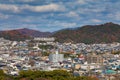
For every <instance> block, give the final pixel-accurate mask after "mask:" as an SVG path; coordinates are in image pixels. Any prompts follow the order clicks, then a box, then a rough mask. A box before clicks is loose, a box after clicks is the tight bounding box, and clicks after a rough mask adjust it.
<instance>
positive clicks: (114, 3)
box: [0, 0, 120, 32]
mask: <svg viewBox="0 0 120 80" xmlns="http://www.w3.org/2000/svg"><path fill="white" fill-rule="evenodd" d="M106 22H113V23H117V24H120V0H0V30H11V29H21V28H29V29H35V30H39V31H50V32H53V31H57V30H60V29H64V28H75V27H81V26H83V25H97V24H103V23H106Z"/></svg>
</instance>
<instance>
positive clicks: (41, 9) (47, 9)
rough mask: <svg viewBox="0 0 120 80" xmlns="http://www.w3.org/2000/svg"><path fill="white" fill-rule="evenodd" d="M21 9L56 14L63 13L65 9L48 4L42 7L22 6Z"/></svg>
mask: <svg viewBox="0 0 120 80" xmlns="http://www.w3.org/2000/svg"><path fill="white" fill-rule="evenodd" d="M22 9H28V10H30V11H33V12H50V11H52V12H56V11H64V10H65V7H64V6H61V5H58V4H48V5H42V6H29V5H25V6H22Z"/></svg>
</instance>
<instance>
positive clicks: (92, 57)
mask: <svg viewBox="0 0 120 80" xmlns="http://www.w3.org/2000/svg"><path fill="white" fill-rule="evenodd" d="M86 60H87V62H88V64H91V63H100V64H102V63H103V57H102V56H101V55H96V54H89V55H87V58H86Z"/></svg>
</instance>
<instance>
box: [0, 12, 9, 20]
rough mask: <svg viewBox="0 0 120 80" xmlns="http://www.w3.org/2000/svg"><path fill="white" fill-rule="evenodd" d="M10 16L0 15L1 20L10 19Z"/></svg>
mask: <svg viewBox="0 0 120 80" xmlns="http://www.w3.org/2000/svg"><path fill="white" fill-rule="evenodd" d="M8 18H9V15H4V14H2V13H0V19H8Z"/></svg>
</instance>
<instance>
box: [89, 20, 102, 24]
mask: <svg viewBox="0 0 120 80" xmlns="http://www.w3.org/2000/svg"><path fill="white" fill-rule="evenodd" d="M90 21H92V22H95V23H99V22H102V21H101V20H99V19H92V20H90Z"/></svg>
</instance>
